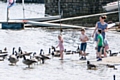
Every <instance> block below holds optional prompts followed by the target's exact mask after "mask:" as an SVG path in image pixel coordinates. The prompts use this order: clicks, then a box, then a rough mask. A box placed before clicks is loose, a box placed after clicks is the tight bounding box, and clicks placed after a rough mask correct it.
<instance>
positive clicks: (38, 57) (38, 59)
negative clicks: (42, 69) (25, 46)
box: [33, 52, 45, 64]
mask: <svg viewBox="0 0 120 80" xmlns="http://www.w3.org/2000/svg"><path fill="white" fill-rule="evenodd" d="M33 57H34V58H35V59H37V61H38V62H40V63H41V61H42V64H44V62H45V61H44V58H42V56H40V55H36V52H34V53H33Z"/></svg>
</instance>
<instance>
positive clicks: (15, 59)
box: [8, 47, 19, 65]
mask: <svg viewBox="0 0 120 80" xmlns="http://www.w3.org/2000/svg"><path fill="white" fill-rule="evenodd" d="M14 50H15V48H14V47H13V52H12V55H10V56H9V58H8V61H9V62H10V63H11V64H15V65H16V63H17V62H18V61H19V60H18V58H19V56H16V55H17V52H16V51H14ZM14 52H15V53H16V55H14Z"/></svg>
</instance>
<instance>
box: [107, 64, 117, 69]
mask: <svg viewBox="0 0 120 80" xmlns="http://www.w3.org/2000/svg"><path fill="white" fill-rule="evenodd" d="M106 66H107V67H109V68H113V69H115V70H117V68H115V65H111V64H106Z"/></svg>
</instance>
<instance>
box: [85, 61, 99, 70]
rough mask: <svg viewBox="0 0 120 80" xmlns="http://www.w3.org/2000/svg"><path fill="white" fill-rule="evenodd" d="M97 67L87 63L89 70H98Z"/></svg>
mask: <svg viewBox="0 0 120 80" xmlns="http://www.w3.org/2000/svg"><path fill="white" fill-rule="evenodd" d="M96 67H97V66H96V65H94V64H91V63H90V61H87V69H93V70H96Z"/></svg>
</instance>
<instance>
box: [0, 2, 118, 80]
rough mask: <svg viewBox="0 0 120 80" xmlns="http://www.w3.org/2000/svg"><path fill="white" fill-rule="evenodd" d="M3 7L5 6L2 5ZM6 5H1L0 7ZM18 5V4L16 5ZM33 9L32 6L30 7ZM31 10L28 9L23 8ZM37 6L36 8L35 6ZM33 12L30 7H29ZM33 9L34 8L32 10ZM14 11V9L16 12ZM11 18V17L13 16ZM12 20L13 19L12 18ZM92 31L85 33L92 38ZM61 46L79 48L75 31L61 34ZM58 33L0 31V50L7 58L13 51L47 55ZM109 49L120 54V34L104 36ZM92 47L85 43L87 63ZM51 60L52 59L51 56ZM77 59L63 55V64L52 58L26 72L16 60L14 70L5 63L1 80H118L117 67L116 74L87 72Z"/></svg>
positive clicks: (104, 70)
mask: <svg viewBox="0 0 120 80" xmlns="http://www.w3.org/2000/svg"><path fill="white" fill-rule="evenodd" d="M3 4H4V5H3ZM1 5H3V6H4V7H5V3H0V7H3V6H1ZM18 5H20V4H18ZM32 5H33V4H32ZM26 6H28V7H31V5H26ZM36 6H39V5H36ZM31 8H32V7H31ZM34 8H35V7H34ZM35 9H36V8H35ZM15 10H17V9H15ZM2 11H3V13H0V15H2V16H0V18H2V19H4V16H3V15H4V14H5V13H4V9H1V8H0V12H2ZM21 13H22V10H21ZM12 16H13V15H12ZM13 17H15V16H13ZM92 32H93V31H92V30H87V31H86V33H87V35H91V34H92ZM62 34H63V38H64V46H65V48H66V49H68V50H76V49H77V46H78V45H79V44H80V41H79V35H80V31H78V30H63V33H62ZM58 35H59V30H50V29H43V28H26V29H24V30H18V31H16V30H0V49H3V48H4V47H7V49H8V52H9V53H8V54H9V55H10V54H11V52H12V48H13V47H15V48H16V50H17V49H18V47H22V49H23V51H28V52H29V51H33V52H37V53H38V54H39V50H40V49H43V50H44V51H45V53H46V54H47V53H48V48H50V47H51V46H52V45H53V46H57V44H58V39H57V36H58ZM106 37H107V40H108V42H109V46H110V49H112V51H113V52H118V51H120V50H119V49H120V46H119V45H120V43H119V39H120V33H118V32H114V31H108V32H107V34H106ZM94 47H95V43H93V40H92V38H91V39H90V41H89V42H88V46H87V51H86V52H89V53H90V55H89V56H88V57H87V59H88V60H91V59H95V50H94ZM50 57H51V56H50ZM79 62H80V61H79V55H78V54H73V55H65V54H64V60H63V61H60V60H59V58H52V57H51V59H50V60H47V61H46V62H45V64H39V65H37V64H35V65H32V67H33V69H25V68H26V67H27V66H26V65H24V64H23V63H22V59H20V60H19V62H18V63H17V66H10V65H9V62H8V60H7V59H5V60H4V61H1V62H0V63H1V66H0V73H1V74H0V79H1V80H16V79H17V80H27V79H29V80H67V79H69V80H113V75H114V74H115V75H116V80H120V74H119V73H120V66H119V65H117V66H116V67H117V68H118V69H117V70H113V69H110V68H107V67H106V66H105V65H97V66H98V67H97V68H98V69H97V70H87V67H86V63H79Z"/></svg>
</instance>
